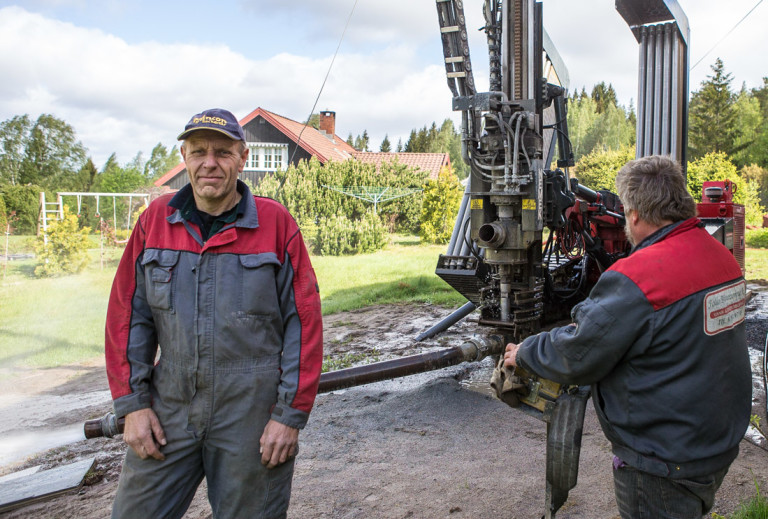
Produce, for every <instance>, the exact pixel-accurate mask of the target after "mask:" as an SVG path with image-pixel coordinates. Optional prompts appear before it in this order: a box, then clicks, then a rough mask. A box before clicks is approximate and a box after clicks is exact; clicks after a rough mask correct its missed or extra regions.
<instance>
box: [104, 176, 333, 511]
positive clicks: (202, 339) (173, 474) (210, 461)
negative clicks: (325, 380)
mask: <svg viewBox="0 0 768 519" xmlns="http://www.w3.org/2000/svg"><path fill="white" fill-rule="evenodd" d="M238 190H239V191H240V192H241V194H242V195H243V198H242V201H241V204H240V206H239V210H238V212H239V214H238V217H237V219H236V220H235V221H234V222H233V223H231V224H225V225H224V227H223V228H221V229H220V230H219V231H217V232H215V234H213V235H212V236H210V237H209V238H208V239H207V241H205V242H204V241H203V240H202V238H201V236H200V232H199V228H198V227H197V226H196V225H194V224H192V223H191V222H190V221H188V220H185V219H184V217H183V216H182V211H180V209H179V208H180V207H183V206H184V203H185V201H188V200H189V198H190V197H192V193H191V188H190V186H189V185H187V186H186V187H185V188H183V189H182V190H181V191H179V193H177V194H176V195H175V198H173V199H171V195H167V196H163V197H161V198H159V199H158V200H156V201H155V202H153V203H152V204H151V205H150V206H149V208H148V209H147V210H146V211H145V212H144V213H143V214H142V215H141V216H140V218H139V221H138V223H137V225H136V228H135V229H134V232H133V234H132V235H131V238H130V240H129V242H128V245H127V248H126V250H125V252H124V254H123V257H122V260H121V262H120V265H119V267H118V271H117V274H116V276H115V281H114V284H113V287H112V293H111V295H110V300H109V308H108V312H107V326H106V360H107V373H108V376H109V382H110V388H111V391H112V396H113V399H114V409H115V414H116V415H117V416H118V417H119V416H123V415H125V414H127V413H130V412H132V411H136V410H138V409H142V408H146V407H150V406H151V407H152V409H153V410H154V411H155V413H157V416H158V418H159V420H160V423H161V425H162V427H163V428H164V431H165V434H166V437H167V445H166V446H165V447H163V448H162V449H161V450H162V452H163V454H164V455H165V457H166V459H165V460H164V461H158V460H155V459H148V460H141V459H140V458H138V456H137V455H136V454H135V453H134V452H133V450H132V449H128V452H127V455H126V459H125V463H124V466H123V471H122V474H121V480H120V484H119V488H118V494H117V497H116V500H115V505H114V510H113V514H114V516H115V517H137V518H139V517H140V518H142V519H145V518H149V517H151V518H159V517H181V516H182V515H183V514H184V511H185V510H186V509H187V507H188V506H189V503H190V501H191V500H192V498H193V497H194V494H195V490H196V488H197V486H198V484H199V483H200V482H201V480H202V478H203V477H205V478H206V479H207V485H208V497H209V500H210V502H211V506H212V508H213V514H214V517H217V518H231V517H243V518H246V517H247V518H254V517H265V518H273V517H283V516H284V515H285V512H286V510H287V507H288V500H289V497H290V487H291V478H292V475H293V461H292V460H291V461H289V462H287V463H285V464H283V465H280V466H278V467H276V468H274V469H270V470H268V469H266V468H265V467H264V466H263V465H262V464H261V455H260V454H259V439H260V437H261V434H262V432H263V430H264V427H265V425H266V423H267V421H268V420H270V419H274V420H276V421H278V422H281V423H283V424H286V425H289V426H291V427H295V428H303V427H304V425H305V424H306V422H307V419H308V416H309V412H310V410H311V408H312V405H313V402H314V398H315V395H316V393H317V385H318V382H319V377H320V369H321V364H322V320H321V315H320V299H319V293H318V287H317V280H316V278H315V274H314V271H313V270H312V266H311V265H310V261H309V256H308V254H307V251H306V249H305V246H304V243H303V240H302V237H301V234H300V232H299V229H298V227H297V225H296V223H295V221H294V220H293V218H292V217H291V216H290V214H289V213H288V211H287V210H286V209H285V208H284V207H283V206H281V205H280V204H278V203H277V202H275V201H273V200H270V199H267V198H260V197H254V196H253V195H251V194H250V192H249V191H248V188H247V187H246V186H245V184H243V183H241V182H238ZM158 345H159V349H160V354H159V357H158V358H156V356H157V352H158Z"/></svg>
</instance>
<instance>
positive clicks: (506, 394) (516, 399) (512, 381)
mask: <svg viewBox="0 0 768 519" xmlns="http://www.w3.org/2000/svg"><path fill="white" fill-rule="evenodd" d="M491 387H492V388H493V389H494V390H495V391H496V396H497V397H498V399H499V400H501V401H502V402H504V403H505V404H507V405H508V406H511V407H517V406H518V405H520V396H521V395H520V393H519V390H520V389H521V388H523V387H525V385H524V384H522V382H521V381H520V377H518V376H516V375H515V368H514V367H512V368H509V367H507V366H505V365H504V357H502V358H500V359H499V362H498V364H497V365H496V369H494V370H493V375H491Z"/></svg>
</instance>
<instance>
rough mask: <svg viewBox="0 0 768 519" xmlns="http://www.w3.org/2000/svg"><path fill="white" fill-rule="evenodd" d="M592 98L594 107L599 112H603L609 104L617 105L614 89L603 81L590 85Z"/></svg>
mask: <svg viewBox="0 0 768 519" xmlns="http://www.w3.org/2000/svg"><path fill="white" fill-rule="evenodd" d="M592 100H593V101H594V102H595V108H596V110H597V113H599V114H601V113H603V112H605V111H606V110H607V109H608V107H610V106H613V107H617V106H618V101H617V100H616V90H614V89H613V85H611V84H610V83H608V85H607V86H606V84H605V82H604V81H601V82H600V83H598V84H596V85H595V86H594V87H592Z"/></svg>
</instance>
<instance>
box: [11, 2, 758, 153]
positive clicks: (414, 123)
mask: <svg viewBox="0 0 768 519" xmlns="http://www.w3.org/2000/svg"><path fill="white" fill-rule="evenodd" d="M52 1H54V4H55V3H56V1H55V0H52ZM60 1H64V2H65V1H66V0H60ZM71 2H72V4H71V5H80V0H71ZM353 3H354V2H353V0H324V1H323V2H317V1H316V0H295V1H292V2H284V1H283V0H258V1H256V0H241V5H244V6H246V7H247V8H249V9H250V8H253V7H258V9H260V10H261V12H262V13H268V15H265V16H264V17H263V21H262V22H260V23H262V24H264V25H266V26H268V27H270V30H265V31H262V32H257V33H256V34H255V35H254V37H253V40H254V41H251V42H249V47H248V48H247V49H246V48H244V49H240V48H233V47H231V46H228V45H226V44H225V43H222V42H223V41H225V40H222V42H218V43H215V44H207V43H195V42H194V41H193V40H186V41H188V43H172V42H171V43H158V42H139V43H129V42H128V41H127V40H126V39H123V38H119V37H117V36H115V35H112V34H109V33H107V32H105V31H103V30H99V29H93V28H84V27H80V26H76V25H74V24H72V23H67V22H62V21H59V20H56V19H53V18H50V17H46V16H44V15H41V14H34V13H32V12H29V11H27V10H25V9H22V8H20V7H6V8H2V9H0V48H2V49H3V52H2V54H0V70H3V81H0V120H5V119H8V118H10V117H13V116H14V115H20V114H24V113H28V114H30V116H32V117H37V115H39V114H41V113H52V114H54V115H55V116H57V117H59V118H62V119H64V120H65V121H67V122H68V123H69V124H71V125H72V126H73V127H74V128H75V130H76V131H77V133H78V137H79V138H80V140H81V141H82V142H83V144H84V145H85V146H86V147H87V148H88V149H89V152H90V154H91V155H92V156H93V158H94V160H95V162H96V163H97V164H98V165H101V164H103V162H104V161H105V160H106V159H107V157H108V156H109V155H110V154H111V153H112V152H117V154H118V158H119V160H120V161H121V162H127V161H128V160H130V159H131V158H132V157H133V156H134V155H135V154H136V153H137V152H138V151H139V150H142V151H143V152H144V153H145V154H147V153H149V151H150V150H151V149H152V147H154V145H155V144H157V142H162V143H163V144H165V145H166V146H169V147H170V146H172V145H173V144H175V142H176V141H175V138H176V135H177V134H178V133H179V131H180V130H181V128H182V127H183V125H184V124H185V123H186V121H187V120H188V118H189V117H190V116H191V115H192V114H193V113H196V112H197V111H199V110H201V109H204V108H208V107H213V106H220V107H224V108H229V109H231V110H232V111H233V112H234V113H235V114H236V115H238V116H240V117H242V116H245V115H247V114H248V113H249V112H250V111H251V110H253V109H254V108H256V107H257V106H262V107H264V108H266V109H268V110H272V111H275V112H277V113H280V114H281V115H284V116H286V117H290V118H292V119H295V120H304V119H305V118H306V117H307V116H308V115H309V111H310V109H311V108H312V104H313V102H314V100H315V98H316V96H317V94H318V91H319V89H320V85H321V84H322V82H323V78H324V77H325V74H326V72H327V70H328V66H329V64H330V62H331V57H332V53H333V52H334V51H335V48H336V45H335V43H336V42H337V41H338V37H339V36H340V33H341V29H342V28H343V24H344V23H345V22H346V18H347V16H348V15H349V12H350V10H351V8H352V5H353ZM465 3H466V4H467V5H466V7H465V9H466V15H467V27H468V29H469V33H470V38H471V40H470V45H471V53H472V60H473V65H474V70H475V81H476V83H477V84H478V89H479V90H483V89H486V88H487V67H488V57H487V47H486V43H485V36H484V34H483V33H482V32H478V31H477V30H476V29H477V28H479V27H480V26H481V25H482V24H483V19H482V12H481V9H480V6H481V5H482V3H481V2H480V1H479V0H477V1H473V2H465ZM686 3H688V4H690V5H683V6H682V7H683V9H684V10H686V9H689V10H690V11H689V12H688V11H687V12H688V17H689V20H690V24H691V31H692V35H691V41H692V47H691V59H692V60H693V61H695V60H696V59H697V58H698V57H700V56H701V55H702V54H703V53H704V52H706V50H709V46H711V45H713V44H714V43H715V41H716V40H717V39H718V38H719V37H721V36H723V35H724V34H725V32H726V31H727V30H728V29H730V27H732V26H733V24H735V23H736V22H737V21H738V19H740V18H741V17H742V16H743V15H744V14H746V12H747V11H748V9H749V8H751V7H752V6H754V0H732V3H731V4H732V5H729V9H728V12H727V13H725V14H722V9H721V4H720V3H719V2H717V1H716V0H697V2H693V0H686ZM585 4H586V2H573V0H545V2H544V22H545V26H546V28H547V30H548V32H549V34H550V36H551V37H552V39H553V40H554V43H555V45H556V46H557V47H558V49H559V51H560V53H561V55H562V57H563V59H564V61H565V63H566V65H567V66H568V68H569V71H570V75H571V84H572V87H574V88H581V87H582V86H585V87H586V88H587V89H588V90H589V89H591V87H592V86H593V85H594V84H595V83H596V82H598V81H606V82H610V83H612V84H613V85H614V87H615V88H616V89H617V91H618V94H619V99H620V101H621V102H622V103H624V104H628V103H629V100H630V98H636V89H637V86H636V82H637V79H636V78H637V43H636V42H635V40H634V38H633V37H632V34H631V32H630V31H629V28H628V27H627V26H626V24H625V23H624V21H623V20H622V19H621V17H620V16H619V15H618V13H617V12H616V11H615V9H614V8H613V5H612V3H605V2H602V1H601V2H592V3H590V4H589V5H585ZM598 4H599V6H598ZM764 7H765V8H764ZM766 12H768V4H766V5H765V6H760V7H758V9H757V10H756V11H755V13H754V14H753V16H751V17H750V18H749V19H748V20H747V21H745V22H744V24H742V26H740V27H739V29H738V30H737V31H736V32H735V33H734V34H733V35H731V36H730V37H729V38H728V39H726V40H725V41H724V42H723V43H722V44H721V45H720V46H719V47H718V49H717V50H716V51H714V52H713V53H712V54H711V55H710V56H709V57H708V58H707V59H706V60H705V61H704V62H703V63H702V64H701V65H699V67H698V68H697V69H696V70H695V71H694V74H693V75H692V78H691V89H696V88H698V85H699V83H700V81H701V79H703V78H704V77H705V76H706V74H708V73H709V65H710V64H711V63H712V62H714V59H715V57H716V56H721V57H722V58H723V59H724V61H725V65H726V69H727V70H728V71H729V72H732V73H733V75H734V78H735V81H734V85H733V86H734V88H739V87H740V85H741V81H747V84H748V86H749V87H753V86H759V85H760V84H761V78H762V76H763V75H768V70H766V69H768V67H766V59H765V58H764V57H763V56H762V53H761V52H759V51H758V50H757V49H762V48H765V47H766V44H768V41H766V38H768V36H766V33H765V31H762V29H761V28H760V27H759V25H762V24H763V22H764V20H765V16H766V15H765V13H766ZM281 17H282V18H281ZM731 18H732V19H731ZM290 19H293V20H294V21H295V26H292V29H291V31H290V32H289V31H284V34H283V33H281V32H280V30H275V27H283V26H284V25H281V24H279V23H277V22H278V21H280V20H282V21H285V20H290ZM169 23H170V21H169ZM275 35H277V36H278V37H280V36H285V37H287V38H291V41H304V40H306V41H313V40H316V39H317V38H324V40H323V44H322V45H316V46H315V47H313V48H312V49H308V50H307V51H306V52H304V51H301V52H299V51H294V52H293V53H287V52H280V51H279V50H278V51H276V52H269V51H265V49H267V48H273V49H274V48H277V49H280V43H279V40H278V43H277V44H276V43H275ZM745 35H748V36H749V37H746V36H745ZM174 41H182V40H181V39H178V38H175V39H174ZM190 41H191V42H190ZM267 41H269V42H270V43H271V47H268V46H267V45H266V42H267ZM705 43H706V45H707V46H705V45H704V44H705ZM233 45H234V43H233ZM254 49H256V50H258V52H261V54H254ZM318 49H323V50H322V51H318ZM319 52H321V53H322V55H319ZM299 54H303V55H299ZM450 106H451V101H450V92H449V90H448V88H447V86H446V82H445V78H444V68H443V65H442V51H441V49H440V39H439V34H438V24H437V15H436V10H435V6H434V2H411V1H410V0H390V1H387V2H378V1H377V2H370V1H367V2H364V1H361V2H359V3H358V5H357V8H356V11H355V14H354V16H353V18H352V23H351V24H350V32H349V33H348V35H347V37H346V38H345V42H344V44H343V45H342V47H341V51H340V54H339V56H338V57H337V59H336V62H335V63H334V66H333V69H332V71H331V74H330V76H329V78H328V82H327V84H326V86H325V89H324V91H323V93H322V96H321V98H320V102H319V104H318V106H317V108H316V110H324V109H328V110H334V111H336V112H337V131H338V133H339V135H341V136H342V137H345V138H346V136H347V135H348V134H349V133H352V134H353V135H357V134H359V133H362V131H363V130H364V129H365V130H367V131H368V133H369V135H370V136H371V146H372V147H373V148H377V147H378V145H379V143H380V142H381V140H382V139H383V137H384V134H385V133H386V134H388V135H389V138H390V141H392V142H393V143H396V142H397V139H398V138H402V139H403V141H404V142H405V140H406V139H407V137H408V134H409V133H410V130H411V129H414V128H420V127H422V126H424V125H428V124H431V123H432V122H433V121H435V122H437V123H438V124H440V122H442V120H443V119H445V118H446V117H451V118H453V119H454V121H456V120H458V116H457V114H455V113H453V112H451V110H450Z"/></svg>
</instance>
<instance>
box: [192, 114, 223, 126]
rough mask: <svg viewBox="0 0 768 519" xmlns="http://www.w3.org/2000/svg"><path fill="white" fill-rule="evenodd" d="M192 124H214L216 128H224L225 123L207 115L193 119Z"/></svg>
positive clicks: (219, 118) (220, 119)
mask: <svg viewBox="0 0 768 519" xmlns="http://www.w3.org/2000/svg"><path fill="white" fill-rule="evenodd" d="M192 124H216V125H218V126H226V125H227V121H225V120H224V119H222V118H221V117H211V116H209V115H204V116H202V117H193V118H192Z"/></svg>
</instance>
